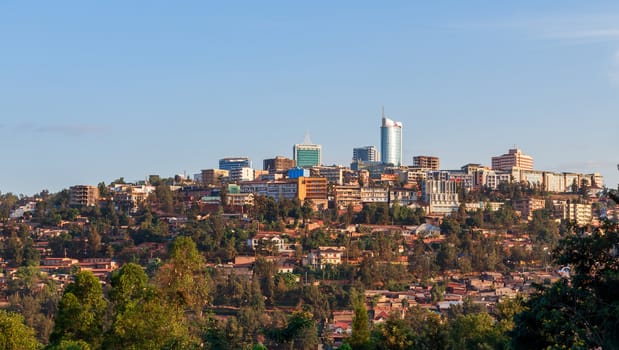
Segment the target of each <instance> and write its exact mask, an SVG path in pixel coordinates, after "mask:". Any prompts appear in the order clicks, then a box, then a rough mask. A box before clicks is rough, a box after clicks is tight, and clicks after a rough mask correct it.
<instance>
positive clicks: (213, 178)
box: [202, 169, 230, 186]
mask: <svg viewBox="0 0 619 350" xmlns="http://www.w3.org/2000/svg"><path fill="white" fill-rule="evenodd" d="M229 175H230V172H229V171H228V170H223V169H206V170H202V182H204V184H205V185H207V186H208V185H212V186H220V185H221V180H222V179H224V178H227V177H228V176H229Z"/></svg>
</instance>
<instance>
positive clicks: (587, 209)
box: [554, 201, 593, 226]
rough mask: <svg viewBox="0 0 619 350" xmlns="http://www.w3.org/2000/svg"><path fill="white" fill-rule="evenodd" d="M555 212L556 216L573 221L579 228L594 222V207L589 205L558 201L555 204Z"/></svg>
mask: <svg viewBox="0 0 619 350" xmlns="http://www.w3.org/2000/svg"><path fill="white" fill-rule="evenodd" d="M554 210H555V215H556V216H558V217H560V218H561V219H563V220H569V221H572V222H574V223H575V224H576V225H578V226H586V225H589V224H591V222H592V221H593V206H592V205H591V204H589V203H571V202H570V201H558V202H556V203H555V204H554Z"/></svg>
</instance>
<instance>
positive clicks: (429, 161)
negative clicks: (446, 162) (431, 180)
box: [413, 156, 441, 170]
mask: <svg viewBox="0 0 619 350" xmlns="http://www.w3.org/2000/svg"><path fill="white" fill-rule="evenodd" d="M440 164H441V163H440V160H439V158H438V157H433V156H415V157H413V166H415V167H419V168H423V169H432V170H438V169H440Z"/></svg>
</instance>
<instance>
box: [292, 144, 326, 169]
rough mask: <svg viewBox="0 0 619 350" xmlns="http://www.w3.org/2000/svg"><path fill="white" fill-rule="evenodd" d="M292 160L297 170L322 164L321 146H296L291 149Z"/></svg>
mask: <svg viewBox="0 0 619 350" xmlns="http://www.w3.org/2000/svg"><path fill="white" fill-rule="evenodd" d="M292 153H293V158H294V160H295V161H296V162H297V167H299V168H311V167H313V166H316V165H320V164H321V163H322V146H321V145H312V144H296V145H294V147H293V148H292Z"/></svg>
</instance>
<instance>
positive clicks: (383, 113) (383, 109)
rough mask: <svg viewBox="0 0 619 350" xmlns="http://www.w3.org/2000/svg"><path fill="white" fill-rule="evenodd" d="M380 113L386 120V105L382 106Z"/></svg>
mask: <svg viewBox="0 0 619 350" xmlns="http://www.w3.org/2000/svg"><path fill="white" fill-rule="evenodd" d="M380 112H381V116H382V117H383V118H385V106H384V105H383V106H380Z"/></svg>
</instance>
